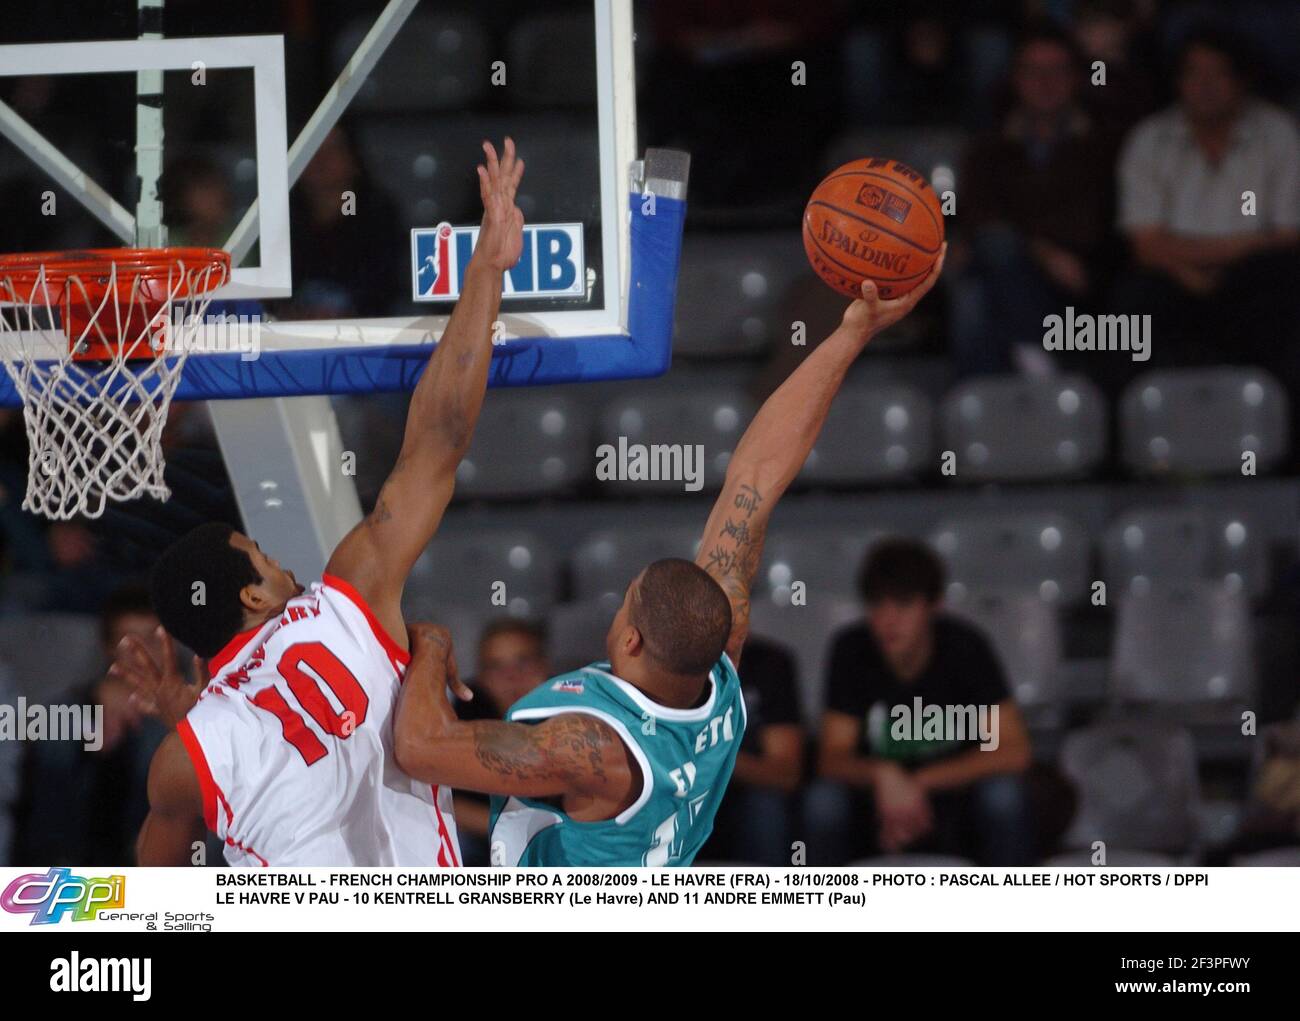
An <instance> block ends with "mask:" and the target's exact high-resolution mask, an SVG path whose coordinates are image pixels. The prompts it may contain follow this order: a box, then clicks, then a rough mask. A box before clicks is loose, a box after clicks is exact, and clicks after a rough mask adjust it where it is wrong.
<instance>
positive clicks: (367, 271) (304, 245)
mask: <svg viewBox="0 0 1300 1021" xmlns="http://www.w3.org/2000/svg"><path fill="white" fill-rule="evenodd" d="M347 196H351V197H352V198H351V201H349V200H348V198H347ZM289 212H290V217H291V221H292V227H293V276H294V279H293V298H292V300H291V301H290V302H289V305H288V307H287V308H284V309H281V311H280V317H281V318H284V319H327V318H346V317H348V316H380V315H386V314H389V313H390V311H391V309H392V308H393V307H394V306H395V305H396V304H398V303H400V302H402V301H404V300H405V298H406V297H407V295H409V292H410V284H409V282H408V283H406V286H405V288H403V282H404V281H409V270H407V269H405V268H404V264H403V261H402V252H403V248H402V244H403V238H404V234H403V228H402V227H401V226H400V222H399V217H398V214H397V209H396V207H395V206H394V204H393V201H392V199H391V198H390V197H389V196H388V194H387V193H386V192H385V191H384V190H383V189H382V188H380V187H379V186H378V185H376V184H375V183H374V181H373V180H372V179H371V177H370V175H369V174H367V173H366V169H365V166H364V164H363V163H362V160H361V156H360V154H359V153H358V152H357V150H356V147H355V145H354V144H353V142H352V140H351V138H350V137H349V136H348V134H347V133H346V132H345V131H344V129H343V128H342V127H335V128H334V130H333V131H331V132H330V133H329V134H328V135H326V136H325V141H323V142H322V143H321V146H320V148H319V149H317V150H316V155H315V156H313V157H312V159H311V162H310V163H308V164H307V166H306V167H305V168H304V169H303V172H302V178H301V180H300V181H299V182H298V186H297V187H296V188H295V189H294V190H293V194H292V196H291V197H290V209H289ZM408 243H409V242H408ZM404 273H405V275H403V274H404Z"/></svg>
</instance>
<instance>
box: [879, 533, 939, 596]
mask: <svg viewBox="0 0 1300 1021" xmlns="http://www.w3.org/2000/svg"><path fill="white" fill-rule="evenodd" d="M943 580H944V579H943V563H942V562H941V561H940V560H939V557H938V556H937V555H936V554H935V552H934V550H932V549H930V547H929V546H927V545H926V544H925V543H923V542H921V541H920V540H918V539H907V538H902V537H898V538H891V539H882V540H881V541H880V542H878V543H876V544H875V545H874V546H872V547H871V549H870V550H868V552H867V556H866V558H865V559H864V560H863V562H862V569H861V570H860V571H859V572H858V594H859V595H861V596H862V599H863V601H864V602H866V603H868V604H870V603H874V602H877V601H879V600H881V599H912V598H914V597H916V596H921V597H922V598H924V599H925V601H926V602H927V603H934V602H937V601H938V599H939V596H940V594H941V593H942V592H943Z"/></svg>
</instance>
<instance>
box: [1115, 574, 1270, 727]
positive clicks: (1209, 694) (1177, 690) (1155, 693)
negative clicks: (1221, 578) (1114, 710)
mask: <svg viewBox="0 0 1300 1021" xmlns="http://www.w3.org/2000/svg"><path fill="white" fill-rule="evenodd" d="M1117 603H1118V614H1117V619H1116V624H1115V647H1114V652H1113V654H1112V657H1111V689H1112V692H1113V694H1114V695H1115V696H1116V697H1117V698H1120V699H1124V700H1129V701H1136V702H1175V703H1190V702H1226V701H1229V700H1240V699H1248V698H1250V697H1251V696H1252V695H1253V693H1254V689H1255V675H1254V667H1253V663H1252V654H1251V646H1252V628H1251V618H1250V608H1249V603H1248V600H1247V599H1246V597H1245V595H1244V594H1243V593H1241V592H1234V591H1231V590H1230V589H1229V587H1228V586H1226V585H1223V584H1217V585H1216V584H1214V583H1213V582H1207V581H1189V582H1181V583H1179V582H1152V583H1151V584H1150V586H1146V587H1143V588H1142V589H1140V590H1138V591H1129V592H1125V593H1123V594H1121V595H1120V596H1119V598H1118V600H1117Z"/></svg>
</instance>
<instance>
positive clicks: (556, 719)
mask: <svg viewBox="0 0 1300 1021" xmlns="http://www.w3.org/2000/svg"><path fill="white" fill-rule="evenodd" d="M942 266H943V259H942V257H941V258H940V260H939V262H938V263H937V264H936V266H935V268H934V270H933V272H932V273H931V274H930V276H929V277H928V278H927V279H926V281H925V283H924V284H922V285H921V286H920V287H918V288H917V289H916V290H914V291H912V292H911V293H910V294H907V295H905V296H904V297H902V298H897V299H895V300H893V301H882V300H881V299H880V297H879V295H878V294H877V292H876V288H875V285H874V284H871V283H870V282H868V283H865V284H864V285H863V289H862V293H863V297H862V298H860V299H858V300H856V301H854V302H852V304H850V305H849V308H848V310H847V311H846V312H845V313H844V318H843V320H842V322H841V324H840V326H839V327H838V328H837V329H836V330H835V332H834V333H832V334H831V335H830V336H829V337H828V338H827V339H826V340H825V341H824V342H823V343H822V344H821V345H820V346H818V347H817V348H816V349H815V350H814V351H812V352H811V353H810V354H809V355H808V357H807V358H805V359H804V361H803V363H802V364H801V365H800V366H799V367H798V368H797V369H796V370H795V371H794V372H793V373H791V375H790V377H789V379H787V380H786V381H785V382H784V383H783V384H782V385H781V386H780V387H779V388H778V389H777V390H776V392H775V393H773V394H772V396H771V397H769V398H768V399H767V401H766V402H765V403H764V404H763V406H762V408H760V409H759V411H758V414H757V415H755V416H754V420H753V422H751V423H750V425H749V428H748V429H747V430H746V431H745V435H744V436H743V437H742V438H741V440H740V443H739V444H737V446H736V449H735V452H734V453H733V454H732V457H731V461H730V463H729V464H728V466H727V475H726V480H725V482H724V484H723V487H722V492H721V494H720V495H719V497H718V500H717V502H716V503H715V504H714V506H713V511H712V513H711V514H710V515H709V520H708V523H707V524H706V525H705V529H704V538H703V541H702V542H701V544H700V552H699V555H698V556H697V557H696V560H695V563H691V562H689V561H686V560H658V561H656V562H655V563H653V564H651V565H650V566H649V567H647V568H645V569H644V570H643V571H641V573H640V574H638V575H637V576H636V577H635V578H634V579H633V580H632V583H631V584H630V585H629V586H628V589H627V594H626V595H625V597H624V599H623V605H622V606H621V607H620V608H619V610H618V613H617V614H616V615H615V617H614V621H613V623H612V624H611V625H610V629H609V634H608V635H607V636H606V639H605V651H606V655H607V657H608V658H607V660H606V661H604V662H600V663H594V664H592V665H591V666H588V667H584V668H583V669H581V670H575V671H573V672H572V673H568V674H563V675H561V676H559V677H555V678H552V679H551V680H549V681H547V682H545V683H544V684H542V685H541V686H540V687H538V688H536V689H535V690H533V691H532V692H531V693H529V694H528V695H526V696H524V697H523V698H522V699H520V700H519V701H518V702H516V703H515V704H514V705H513V706H512V707H511V708H510V710H509V712H508V713H507V714H506V716H507V718H506V720H505V721H500V722H499V721H493V720H478V721H466V722H462V721H460V720H458V719H457V718H456V713H455V710H454V709H453V708H452V705H451V703H450V702H449V700H448V697H447V689H448V687H449V686H450V687H451V688H452V689H453V690H454V691H455V693H456V694H457V695H458V696H460V697H461V698H468V697H471V694H470V692H469V691H468V689H467V688H465V686H464V685H463V684H461V683H460V680H459V678H458V676H457V674H456V668H455V658H454V656H453V655H452V650H451V639H450V636H449V635H448V634H447V632H446V631H445V630H444V629H442V628H438V627H435V626H433V625H428V624H423V625H412V626H411V628H410V631H411V635H412V639H413V647H412V653H413V658H412V660H411V664H410V666H409V668H408V669H407V673H406V681H405V684H404V685H403V688H402V701H401V704H400V705H399V708H398V713H397V720H396V723H395V748H396V756H397V761H398V764H399V765H400V766H401V768H402V769H403V770H405V771H406V772H407V773H409V774H410V775H411V776H413V777H415V778H416V779H417V780H423V781H427V782H429V783H436V784H447V785H450V786H452V787H460V788H464V789H468V790H475V791H482V792H484V793H487V794H491V795H493V799H492V836H491V844H492V860H493V863H494V864H498V865H689V864H691V862H692V861H693V860H694V858H695V855H696V853H697V852H698V851H699V849H700V847H701V846H703V844H704V841H705V840H706V839H707V838H708V836H709V833H710V832H711V831H712V829H713V817H714V815H715V813H716V812H717V808H718V804H719V803H720V801H721V799H722V797H723V794H724V793H725V791H726V788H727V783H728V781H729V780H730V779H731V771H732V768H733V766H734V765H735V761H736V752H737V751H738V750H739V748H740V740H741V736H742V735H743V733H744V728H745V705H744V700H743V699H742V697H741V691H740V679H739V677H738V676H737V674H736V666H737V664H738V663H739V662H740V652H741V647H742V646H743V645H744V643H745V638H746V636H747V634H748V632H749V592H750V586H751V585H752V583H753V580H754V576H755V574H756V573H757V570H758V564H759V560H760V558H761V556H762V550H763V539H764V535H765V533H766V530H767V524H768V520H769V519H770V517H771V514H772V510H773V509H774V508H775V506H776V503H777V501H778V500H779V499H780V497H781V494H782V493H784V492H785V490H786V487H787V486H789V484H790V483H791V482H792V481H793V480H794V477H795V476H796V475H797V474H798V473H799V470H800V468H802V467H803V463H804V460H805V459H806V458H807V456H808V453H809V451H810V450H812V447H813V444H814V443H815V442H816V440H817V435H818V433H820V431H821V428H822V424H823V423H824V422H825V420H826V415H827V412H828V411H829V410H830V406H831V401H832V399H833V398H834V397H835V394H836V392H837V391H838V390H839V388H840V385H841V383H843V381H844V377H845V375H846V373H847V372H848V370H849V367H850V366H851V365H852V364H853V361H854V359H856V358H857V356H858V355H859V354H860V353H861V352H862V349H863V348H864V347H866V345H867V343H868V342H869V341H870V340H871V338H872V337H873V336H874V335H875V334H877V333H879V332H880V331H881V330H883V329H885V328H886V327H888V326H891V325H893V324H894V323H896V322H898V321H899V320H900V319H902V318H903V316H905V315H906V314H907V313H908V312H910V311H911V310H912V308H913V307H915V305H916V304H917V302H919V301H920V300H921V298H922V297H923V296H924V295H925V294H926V292H927V291H929V290H930V288H931V287H932V286H934V282H935V281H936V280H937V279H938V277H939V273H940V272H941V270H942Z"/></svg>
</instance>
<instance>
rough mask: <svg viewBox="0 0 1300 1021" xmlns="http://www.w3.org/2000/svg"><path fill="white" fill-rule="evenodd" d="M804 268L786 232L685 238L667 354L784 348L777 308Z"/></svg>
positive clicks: (784, 329) (786, 334)
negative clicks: (672, 352) (796, 275)
mask: <svg viewBox="0 0 1300 1021" xmlns="http://www.w3.org/2000/svg"><path fill="white" fill-rule="evenodd" d="M805 262H806V260H805V259H804V255H803V252H802V250H801V246H800V244H799V239H798V237H797V236H796V235H795V234H793V233H792V232H790V231H781V232H779V233H775V234H773V233H759V234H748V233H746V234H720V235H708V234H689V235H687V237H686V241H685V244H684V246H683V248H682V265H681V272H680V273H679V275H678V278H677V306H676V312H675V319H674V331H673V351H674V352H675V353H677V354H681V355H697V356H707V357H728V356H733V355H746V354H754V353H756V352H759V351H763V350H765V349H767V348H769V347H771V346H772V345H774V344H788V343H790V339H791V332H792V329H793V325H792V323H790V322H788V321H784V319H783V318H781V319H778V318H777V316H778V314H779V312H780V308H779V303H780V301H781V298H782V296H783V294H784V293H785V289H786V287H787V286H788V285H789V282H790V279H791V278H792V276H793V275H794V273H796V272H798V271H800V270H802V268H803V266H804V265H805ZM819 339H820V338H811V339H809V341H808V342H809V343H810V344H811V343H813V342H815V341H816V340H819Z"/></svg>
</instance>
